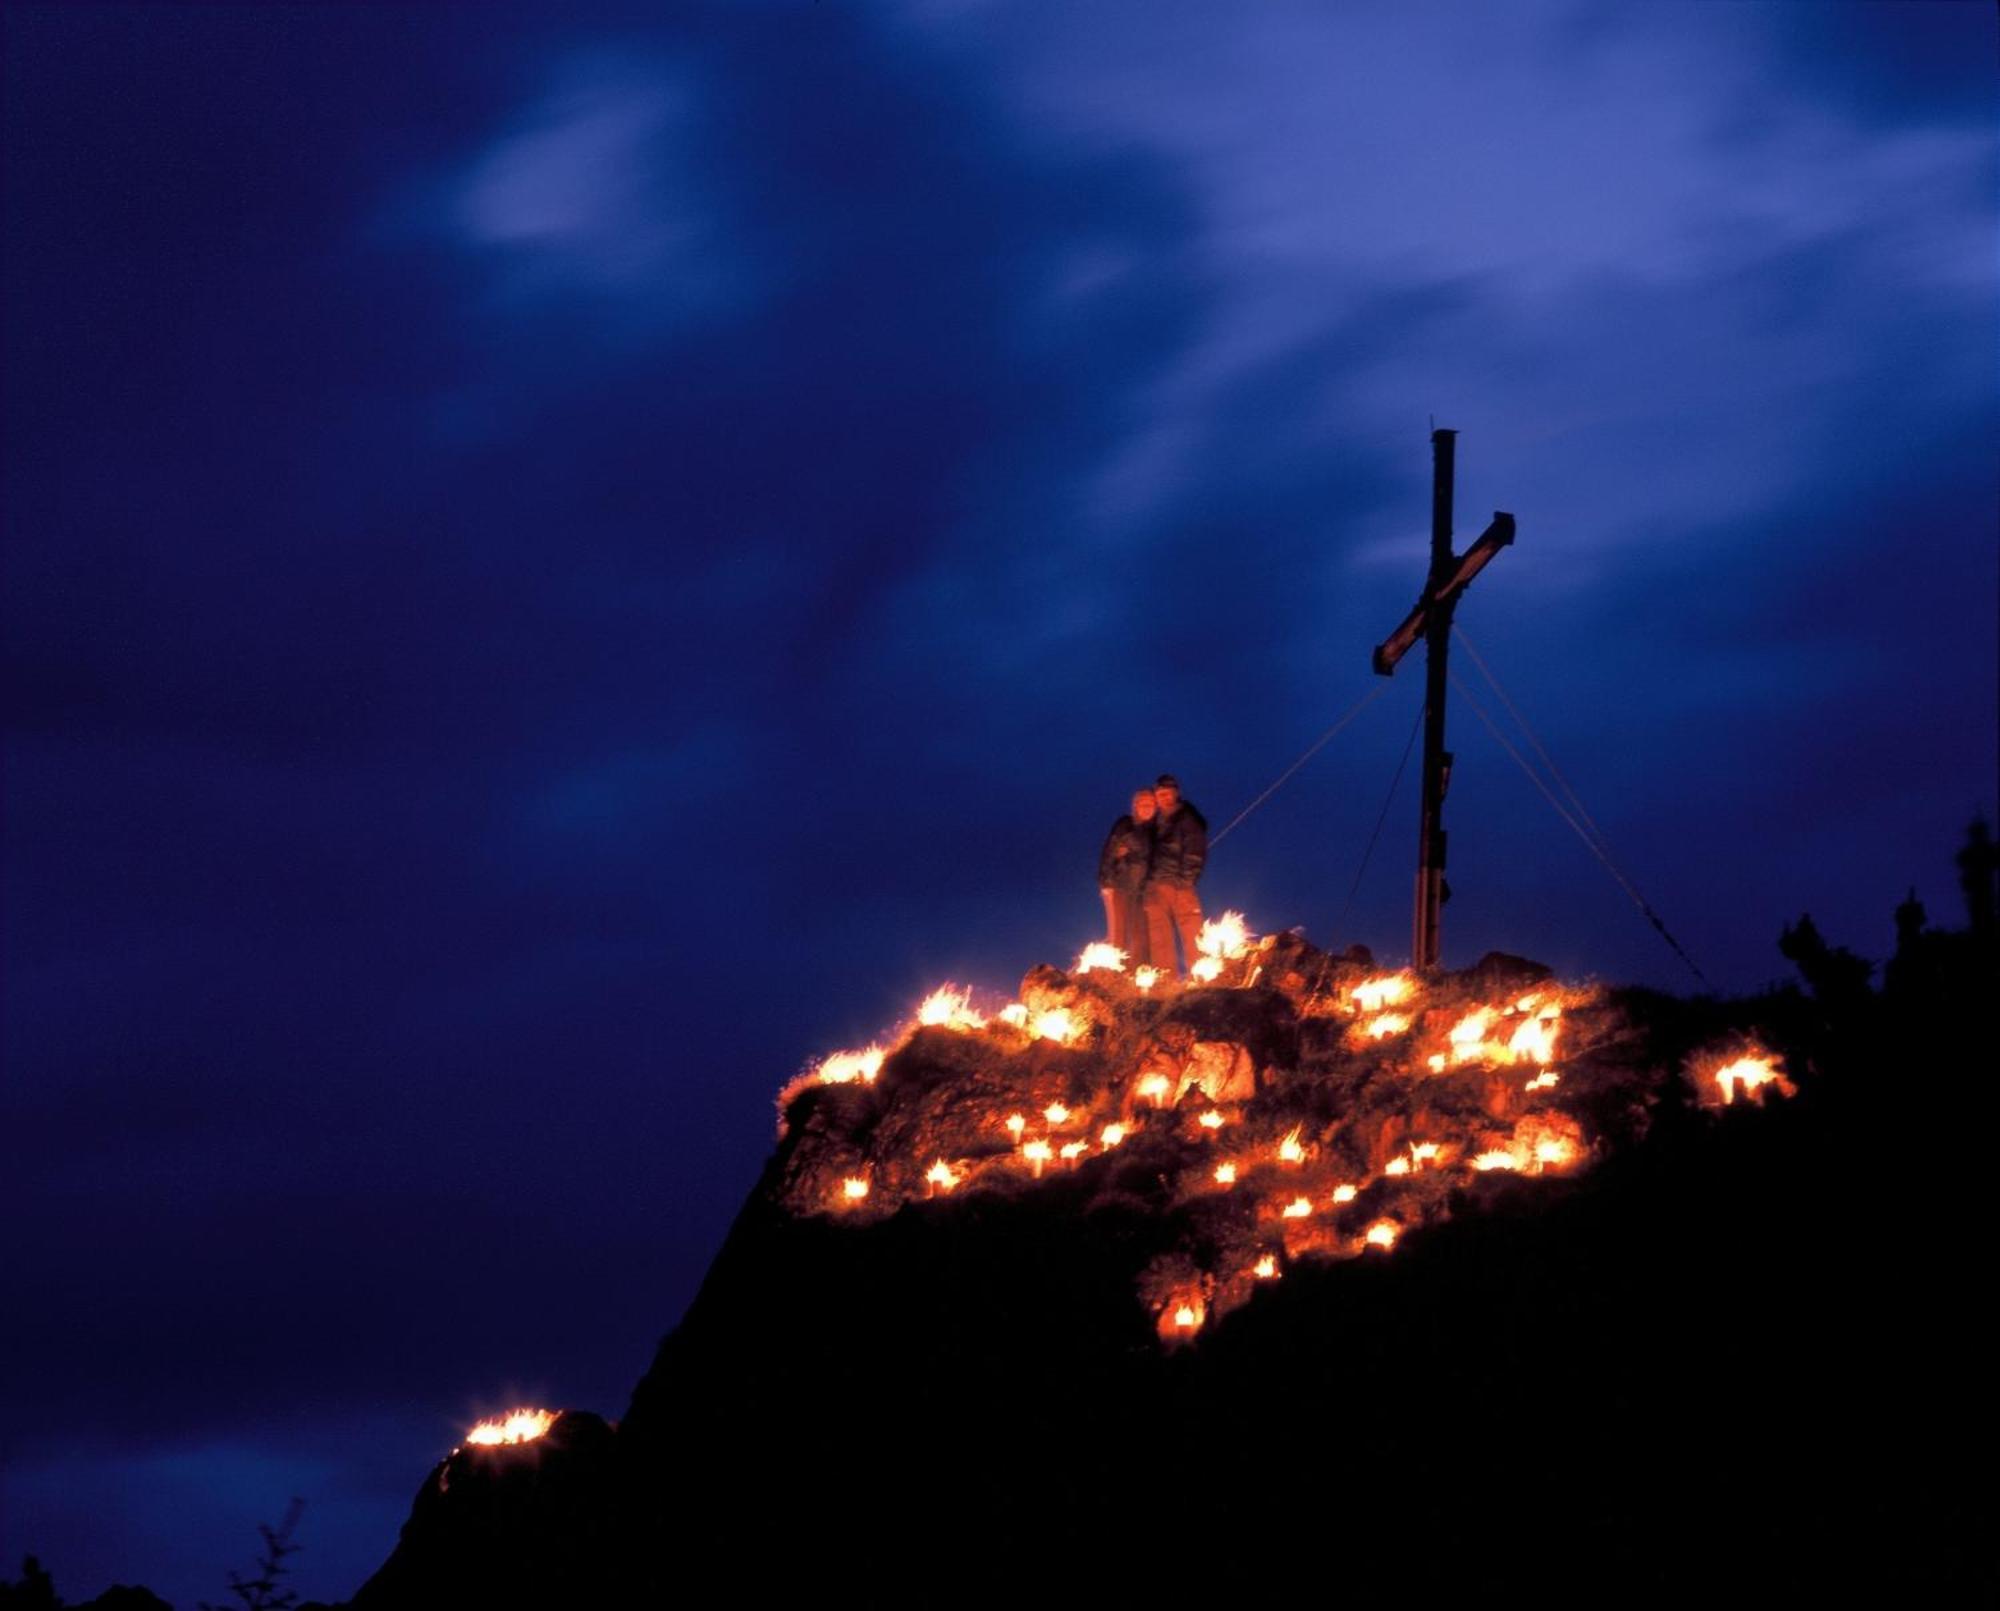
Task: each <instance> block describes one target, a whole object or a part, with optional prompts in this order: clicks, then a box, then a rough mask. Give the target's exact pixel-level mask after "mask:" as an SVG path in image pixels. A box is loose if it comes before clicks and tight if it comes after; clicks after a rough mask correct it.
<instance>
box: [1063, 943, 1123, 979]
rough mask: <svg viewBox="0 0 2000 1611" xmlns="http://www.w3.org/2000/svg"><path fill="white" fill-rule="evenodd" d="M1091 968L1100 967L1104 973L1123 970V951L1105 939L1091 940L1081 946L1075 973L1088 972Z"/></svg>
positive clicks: (1121, 971) (1073, 970)
mask: <svg viewBox="0 0 2000 1611" xmlns="http://www.w3.org/2000/svg"><path fill="white" fill-rule="evenodd" d="M1093 968H1102V969H1103V970H1104V971H1105V972H1106V973H1123V972H1124V971H1125V953H1124V952H1123V951H1121V950H1119V949H1118V947H1117V946H1115V945H1112V944H1110V943H1109V942H1108V941H1105V940H1093V941H1091V943H1090V944H1089V945H1086V946H1085V947H1084V948H1083V955H1081V956H1080V957H1078V958H1077V959H1076V967H1075V968H1074V969H1072V970H1071V971H1072V972H1074V973H1077V974H1085V973H1089V972H1090V971H1091V970H1092V969H1093Z"/></svg>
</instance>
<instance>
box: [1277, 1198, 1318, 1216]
mask: <svg viewBox="0 0 2000 1611" xmlns="http://www.w3.org/2000/svg"><path fill="white" fill-rule="evenodd" d="M1312 1211H1313V1205H1312V1199H1311V1198H1308V1197H1294V1198H1293V1199H1292V1200H1291V1201H1290V1202H1289V1203H1287V1204H1285V1206H1284V1209H1283V1213H1284V1217H1285V1218H1286V1219H1304V1218H1305V1217H1306V1216H1307V1215H1308V1214H1310V1213H1311V1212H1312Z"/></svg>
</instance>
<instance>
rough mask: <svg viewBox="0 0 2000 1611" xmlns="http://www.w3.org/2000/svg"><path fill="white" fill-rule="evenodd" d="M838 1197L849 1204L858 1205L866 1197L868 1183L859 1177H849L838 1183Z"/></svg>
mask: <svg viewBox="0 0 2000 1611" xmlns="http://www.w3.org/2000/svg"><path fill="white" fill-rule="evenodd" d="M840 1195H841V1196H842V1197H843V1198H845V1199H846V1200H847V1201H848V1202H850V1203H858V1202H860V1201H861V1199H862V1198H864V1197H866V1196H867V1195H868V1182H867V1180H866V1179H864V1178H863V1177H862V1176H860V1175H849V1176H848V1177H847V1178H846V1179H845V1180H843V1181H842V1182H841V1183H840Z"/></svg>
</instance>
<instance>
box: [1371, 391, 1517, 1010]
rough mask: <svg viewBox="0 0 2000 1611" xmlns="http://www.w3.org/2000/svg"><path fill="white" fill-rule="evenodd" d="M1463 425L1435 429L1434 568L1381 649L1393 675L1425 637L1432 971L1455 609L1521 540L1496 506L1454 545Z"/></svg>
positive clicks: (1446, 894)
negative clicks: (1456, 457)
mask: <svg viewBox="0 0 2000 1611" xmlns="http://www.w3.org/2000/svg"><path fill="white" fill-rule="evenodd" d="M1457 436H1458V433H1457V432H1456V431H1432V432H1431V468H1432V474H1431V569H1430V575H1429V577H1428V578H1427V579H1426V580H1425V582H1424V591H1423V596H1422V597H1420V598H1419V599H1418V600H1417V603H1416V607H1415V608H1414V609H1412V610H1411V611H1410V613H1409V614H1408V615H1407V616H1405V617H1404V619H1403V624H1402V625H1401V626H1399V627H1397V628H1396V630H1395V631H1394V632H1392V633H1390V634H1389V636H1388V637H1387V638H1386V639H1384V640H1383V642H1382V643H1381V644H1380V645H1379V646H1378V647H1377V648H1376V650H1375V670H1376V673H1377V674H1378V675H1380V676H1383V677H1387V676H1389V675H1391V674H1392V673H1393V672H1394V671H1395V669H1396V662H1397V661H1399V660H1401V659H1402V658H1403V656H1404V655H1406V654H1408V653H1409V651H1410V649H1411V648H1412V647H1413V646H1414V645H1415V644H1416V641H1417V639H1418V638H1422V639H1423V640H1424V644H1425V651H1426V654H1425V659H1426V662H1427V663H1426V665H1425V668H1424V670H1425V679H1424V790H1423V805H1422V811H1421V816H1420V818H1419V821H1418V824H1417V897H1416V915H1415V918H1414V920H1413V923H1412V925H1411V938H1410V960H1411V962H1412V964H1413V965H1414V966H1416V967H1417V968H1419V969H1421V970H1422V971H1424V972H1426V973H1433V972H1435V971H1436V970H1437V965H1438V918H1439V914H1440V912H1441V911H1442V909H1443V907H1444V903H1445V902H1446V901H1447V900H1448V899H1450V897H1451V886H1450V885H1448V884H1446V883H1445V881H1444V847H1445V836H1444V793H1445V790H1446V789H1447V788H1448V787H1449V786H1450V784H1451V753H1450V751H1448V750H1447V749H1446V748H1445V747H1444V690H1445V651H1446V650H1447V649H1449V648H1450V646H1451V616H1452V611H1453V610H1454V609H1456V608H1457V607H1458V601H1459V599H1460V598H1461V597H1462V596H1463V595H1464V593H1465V590H1466V588H1468V587H1469V586H1471V585H1472V579H1473V577H1475V576H1477V575H1478V574H1479V573H1480V572H1481V571H1483V570H1484V569H1485V568H1486V566H1487V564H1488V562H1490V561H1491V560H1492V558H1493V556H1494V555H1495V554H1497V553H1499V552H1500V550H1501V549H1503V548H1505V547H1506V546H1507V545H1508V544H1509V543H1511V542H1512V541H1513V540H1514V517H1513V516H1512V515H1509V514H1503V513H1501V512H1500V511H1498V510H1495V511H1494V514H1493V524H1492V525H1490V526H1488V527H1487V528H1486V530H1485V531H1484V532H1483V533H1482V534H1481V535H1480V538H1479V541H1478V542H1476V543H1474V544H1473V545H1472V546H1471V547H1470V548H1468V549H1467V550H1466V551H1465V552H1464V553H1463V554H1454V553H1453V552H1452V551H1451V480H1452V459H1453V454H1454V448H1455V439H1456V437H1457Z"/></svg>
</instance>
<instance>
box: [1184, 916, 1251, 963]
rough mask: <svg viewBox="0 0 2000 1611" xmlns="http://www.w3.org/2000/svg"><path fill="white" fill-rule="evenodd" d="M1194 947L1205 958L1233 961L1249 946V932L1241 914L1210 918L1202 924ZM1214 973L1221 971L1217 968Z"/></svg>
mask: <svg viewBox="0 0 2000 1611" xmlns="http://www.w3.org/2000/svg"><path fill="white" fill-rule="evenodd" d="M1194 945H1195V949H1196V950H1197V951H1199V952H1200V953H1201V954H1202V955H1203V956H1205V957H1215V958H1217V959H1219V960H1228V961H1234V960H1235V959H1236V958H1237V957H1240V956H1241V955H1243V953H1244V951H1245V950H1247V949H1248V948H1249V945H1250V930H1249V929H1248V928H1247V927H1246V926H1245V925H1244V922H1243V914H1242V913H1241V912H1224V913H1223V914H1222V916H1220V917H1217V918H1211V919H1210V920H1209V921H1208V922H1206V923H1204V924H1202V926H1201V932H1200V933H1199V934H1197V935H1196V936H1195V940H1194ZM1216 971H1217V972H1218V973H1219V972H1221V971H1222V970H1221V969H1219V968H1218V969H1217V970H1216Z"/></svg>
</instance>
